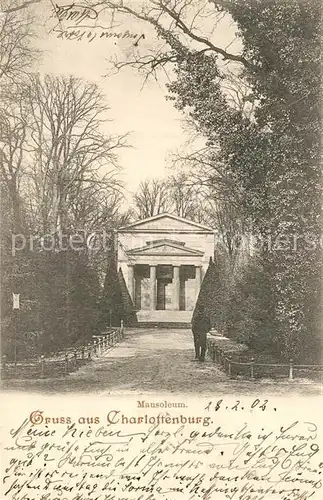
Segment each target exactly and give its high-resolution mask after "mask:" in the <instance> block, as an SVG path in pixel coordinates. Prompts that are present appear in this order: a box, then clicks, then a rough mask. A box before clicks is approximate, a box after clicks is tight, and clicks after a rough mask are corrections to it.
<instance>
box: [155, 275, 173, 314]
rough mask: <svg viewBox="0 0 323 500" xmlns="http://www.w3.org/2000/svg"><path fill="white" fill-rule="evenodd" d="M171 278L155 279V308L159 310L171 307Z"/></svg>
mask: <svg viewBox="0 0 323 500" xmlns="http://www.w3.org/2000/svg"><path fill="white" fill-rule="evenodd" d="M172 290H173V287H172V279H171V278H159V279H157V303H156V309H157V310H159V311H164V310H166V309H169V310H171V309H172V302H173V296H172Z"/></svg>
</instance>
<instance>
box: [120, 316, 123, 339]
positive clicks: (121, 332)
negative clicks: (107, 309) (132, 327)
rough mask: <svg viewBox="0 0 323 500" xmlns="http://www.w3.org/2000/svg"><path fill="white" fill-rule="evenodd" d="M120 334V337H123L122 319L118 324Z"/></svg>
mask: <svg viewBox="0 0 323 500" xmlns="http://www.w3.org/2000/svg"><path fill="white" fill-rule="evenodd" d="M120 334H121V337H122V336H123V319H122V320H121V324H120Z"/></svg>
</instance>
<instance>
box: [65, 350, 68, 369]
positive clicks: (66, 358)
mask: <svg viewBox="0 0 323 500" xmlns="http://www.w3.org/2000/svg"><path fill="white" fill-rule="evenodd" d="M65 373H68V354H67V353H66V354H65Z"/></svg>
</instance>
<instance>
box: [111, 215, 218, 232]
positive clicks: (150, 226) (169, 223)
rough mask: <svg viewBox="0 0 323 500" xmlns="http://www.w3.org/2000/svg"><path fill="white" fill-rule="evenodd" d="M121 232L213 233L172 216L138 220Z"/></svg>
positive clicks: (201, 226) (181, 218)
mask: <svg viewBox="0 0 323 500" xmlns="http://www.w3.org/2000/svg"><path fill="white" fill-rule="evenodd" d="M119 231H121V232H125V231H126V232H128V231H129V232H130V231H136V232H138V231H140V232H141V231H142V232H145V231H157V232H158V231H160V232H162V231H175V232H176V231H189V232H205V231H207V232H210V233H213V232H214V231H213V229H211V228H209V227H207V226H204V225H203V224H199V223H197V222H193V221H190V220H188V219H184V218H183V217H178V216H177V215H173V214H168V213H165V214H159V215H155V216H154V217H149V218H148V219H143V220H139V221H137V222H133V223H131V224H128V225H127V226H124V227H122V228H120V230H119Z"/></svg>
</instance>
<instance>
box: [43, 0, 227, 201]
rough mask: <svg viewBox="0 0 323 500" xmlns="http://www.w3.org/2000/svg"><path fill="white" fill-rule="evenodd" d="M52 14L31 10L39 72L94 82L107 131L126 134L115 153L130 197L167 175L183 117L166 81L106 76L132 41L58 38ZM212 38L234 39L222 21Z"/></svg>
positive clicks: (151, 41) (130, 74)
mask: <svg viewBox="0 0 323 500" xmlns="http://www.w3.org/2000/svg"><path fill="white" fill-rule="evenodd" d="M55 4H58V5H59V6H60V7H63V6H64V5H66V2H64V1H61V0H58V1H56V2H55ZM52 12H53V4H52V3H51V0H45V2H44V4H42V7H41V10H39V8H38V10H37V12H36V15H37V19H38V20H39V25H38V40H37V42H36V43H37V45H38V46H39V47H40V48H41V49H42V51H43V56H42V59H41V62H40V63H39V66H38V70H39V71H40V72H44V73H55V74H74V75H75V76H79V77H83V78H85V79H87V80H90V81H95V82H96V83H98V85H99V86H100V88H101V89H102V91H103V93H104V95H105V96H106V98H107V102H108V104H109V107H110V110H109V118H111V119H112V120H113V122H110V123H109V124H108V125H107V130H106V131H107V132H111V133H113V134H117V133H120V134H125V133H127V132H130V136H129V139H128V143H129V144H130V145H131V147H129V148H126V149H124V150H120V151H119V163H120V165H121V168H122V179H123V181H124V183H125V187H126V191H127V195H128V197H129V196H130V195H131V192H134V191H135V190H136V188H137V187H138V184H139V183H140V181H142V180H145V179H147V178H152V177H165V176H166V175H168V173H169V171H170V168H171V155H172V153H175V152H176V151H177V150H179V149H181V150H182V149H183V147H185V144H187V143H188V142H189V141H190V135H189V134H188V132H187V131H186V132H185V131H184V127H183V118H184V117H183V115H182V114H181V113H180V112H178V111H177V110H176V109H175V108H174V106H173V103H172V102H170V101H167V100H166V98H165V96H166V94H167V91H166V88H165V78H164V81H162V79H160V80H159V81H158V82H156V81H154V80H150V81H148V83H146V84H145V85H144V86H143V82H144V79H143V76H142V75H139V74H138V73H137V72H136V70H134V69H132V68H129V67H127V68H123V69H122V70H121V71H120V72H119V73H117V74H115V75H113V76H111V75H110V74H109V76H105V75H106V73H107V71H108V68H109V60H110V59H111V58H115V57H117V58H118V59H119V60H123V59H124V58H126V57H127V56H128V55H129V54H130V53H131V52H132V51H133V50H134V46H133V43H134V42H133V39H131V40H130V39H128V38H125V39H121V40H119V39H117V40H115V39H112V38H108V39H100V38H99V37H98V38H96V39H94V40H93V41H92V42H91V43H89V42H88V41H87V40H84V39H83V40H81V41H77V40H66V39H59V38H57V33H55V32H53V31H52V29H53V28H54V26H55V25H57V22H56V18H55V20H54V18H53V17H51V16H52ZM63 23H64V22H63ZM63 23H62V24H63ZM100 23H101V24H102V25H103V24H104V26H107V19H106V18H104V17H103V18H102V16H101V15H100ZM65 26H66V24H63V27H64V28H65ZM125 29H128V30H129V31H130V32H131V33H134V34H138V37H139V36H140V34H142V33H144V34H145V39H144V40H143V39H141V40H140V41H139V42H138V43H139V44H140V47H139V49H140V50H149V49H151V48H152V47H154V46H156V44H158V40H156V36H155V33H154V32H153V31H152V29H151V28H150V27H149V26H147V25H145V26H144V25H142V24H141V23H140V24H138V22H137V21H134V22H130V21H129V20H128V19H127V21H126V22H124V20H122V24H120V26H119V27H118V28H117V31H120V32H123V31H124V30H125ZM212 36H215V38H216V41H217V43H220V44H221V46H223V47H225V46H226V45H227V44H228V43H230V41H231V40H232V39H233V38H234V28H233V27H232V25H231V24H230V23H229V22H228V21H224V23H223V22H222V23H221V25H220V26H218V28H217V30H216V31H215V33H214V34H213V35H212ZM135 40H136V39H135ZM230 49H231V50H232V47H230Z"/></svg>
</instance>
